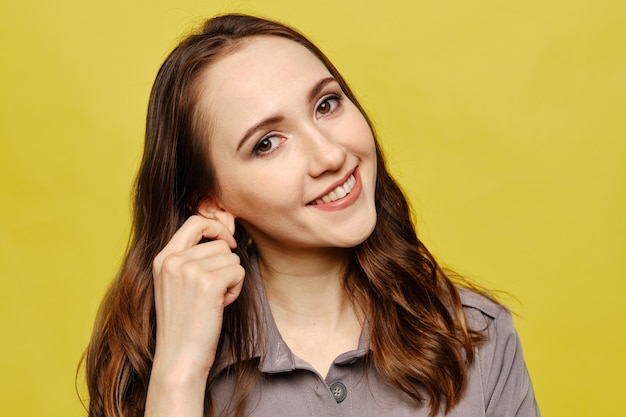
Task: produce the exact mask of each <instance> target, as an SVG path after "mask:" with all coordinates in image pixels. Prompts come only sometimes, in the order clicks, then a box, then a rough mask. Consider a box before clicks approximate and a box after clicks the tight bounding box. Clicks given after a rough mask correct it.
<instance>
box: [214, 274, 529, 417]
mask: <svg viewBox="0 0 626 417" xmlns="http://www.w3.org/2000/svg"><path fill="white" fill-rule="evenodd" d="M246 279H248V280H250V281H253V283H254V287H255V288H256V289H257V290H258V294H259V297H260V298H261V302H260V304H261V306H262V312H263V314H264V316H263V317H265V328H264V329H263V332H261V336H262V337H264V338H265V342H266V343H265V345H266V352H264V354H260V356H261V357H260V370H261V377H260V379H259V381H258V382H257V383H256V384H255V386H254V387H253V389H252V392H251V394H250V397H249V399H248V409H249V411H250V414H249V415H250V416H251V417H276V416H289V417H300V416H303V417H304V416H307V417H322V416H324V417H326V416H329V417H330V416H336V417H368V416H371V417H383V416H384V417H401V416H407V417H408V416H412V417H427V416H428V411H429V409H428V403H427V402H424V404H422V405H416V404H415V403H414V402H412V401H411V400H410V399H409V398H408V396H407V395H406V394H405V393H404V392H402V391H400V390H398V389H397V388H394V387H391V386H389V385H388V384H386V383H385V382H384V381H383V380H381V379H380V377H379V376H378V375H377V373H376V371H375V369H374V368H373V366H372V365H371V361H367V360H365V359H366V356H367V355H368V354H369V349H368V345H369V343H368V340H367V334H368V332H367V330H368V329H367V323H366V325H365V328H364V329H363V332H362V335H361V338H360V341H359V347H358V349H357V350H354V351H350V352H345V353H343V354H341V355H339V356H338V357H337V358H336V359H335V361H334V362H333V364H332V365H331V367H330V369H329V371H328V374H327V375H326V377H323V376H322V375H320V374H319V373H318V372H317V371H316V370H315V369H313V368H312V367H311V365H309V364H308V363H307V362H306V361H304V360H302V359H300V358H298V357H297V356H296V355H294V354H293V353H292V352H291V350H290V349H289V347H288V346H287V345H286V344H285V342H284V341H283V339H282V338H281V336H280V333H279V331H278V329H277V327H276V324H275V322H274V320H273V318H272V315H271V311H270V309H269V306H268V304H267V299H266V297H265V293H264V290H263V285H262V284H261V278H260V276H259V273H258V271H254V270H253V271H249V273H248V277H247V278H246ZM460 294H461V300H462V303H463V306H464V312H465V315H466V318H467V322H468V325H469V326H470V327H471V328H473V329H486V334H487V336H488V340H487V341H486V342H485V343H483V344H482V345H480V347H479V348H478V350H477V355H476V359H475V361H474V363H473V364H472V366H471V368H470V372H469V379H468V385H467V388H466V390H465V392H464V394H463V397H462V399H461V401H460V403H459V404H458V405H457V406H456V407H455V408H454V409H453V410H452V411H451V412H450V413H449V414H447V416H448V417H485V416H489V417H509V416H510V417H513V416H518V417H527V416H528V417H530V416H532V417H534V416H539V415H540V414H539V409H538V407H537V403H536V401H535V396H534V392H533V388H532V385H531V382H530V377H529V375H528V371H527V369H526V365H525V363H524V358H523V355H522V349H521V346H520V341H519V338H518V336H517V333H516V331H515V328H514V326H513V321H512V318H511V314H510V312H509V311H508V310H507V309H506V308H504V307H502V306H500V305H497V304H494V303H493V302H491V301H489V300H488V299H486V298H484V297H482V296H481V295H479V294H476V293H474V292H471V291H469V290H464V289H461V290H460ZM223 359H224V358H222V360H220V361H218V363H220V362H221V365H219V366H220V367H222V368H223V371H222V372H221V373H220V374H219V375H218V377H217V380H216V382H215V385H214V388H213V389H212V393H211V397H212V398H213V404H214V406H215V407H216V408H215V409H216V416H220V417H222V416H224V411H223V410H224V408H225V407H226V406H227V404H228V400H229V399H230V398H231V393H232V391H233V386H234V384H235V381H234V377H233V375H232V374H230V373H229V372H228V367H227V365H228V360H223ZM438 415H439V416H443V415H444V414H443V412H440V413H439V414H438Z"/></svg>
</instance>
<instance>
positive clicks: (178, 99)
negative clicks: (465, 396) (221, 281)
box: [84, 15, 482, 417]
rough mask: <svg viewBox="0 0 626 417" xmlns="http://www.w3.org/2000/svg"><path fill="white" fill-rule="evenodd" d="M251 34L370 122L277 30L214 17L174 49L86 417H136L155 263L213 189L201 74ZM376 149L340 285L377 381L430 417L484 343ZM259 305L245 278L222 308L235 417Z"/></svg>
mask: <svg viewBox="0 0 626 417" xmlns="http://www.w3.org/2000/svg"><path fill="white" fill-rule="evenodd" d="M259 35H269V36H280V37H284V38H287V39H290V40H292V41H295V42H297V43H299V44H301V45H303V46H304V47H306V48H307V49H308V50H309V51H311V52H312V53H313V54H314V55H315V56H316V57H317V58H319V59H320V61H322V62H323V63H324V65H326V67H327V68H328V70H329V71H330V72H331V74H332V75H333V76H334V77H335V78H336V79H337V81H338V83H339V84H340V86H341V88H342V89H343V91H344V93H345V94H346V96H347V97H348V98H349V99H350V100H351V101H352V102H353V103H354V104H355V105H356V106H357V107H358V108H359V109H360V111H361V113H362V114H363V115H364V117H365V118H366V119H367V120H368V123H369V124H370V127H371V126H372V124H371V123H370V121H369V119H368V118H367V115H366V114H365V112H364V111H363V109H362V107H361V106H360V105H359V103H358V101H357V99H356V97H355V96H354V94H353V93H352V92H351V90H350V88H349V87H348V85H347V84H346V82H345V80H344V79H343V77H342V76H341V74H339V72H338V71H337V69H336V68H335V67H334V66H333V65H332V63H331V62H330V61H329V60H328V59H327V58H326V56H324V54H323V53H322V52H321V51H320V50H319V49H318V48H317V47H316V46H314V45H313V44H312V43H311V42H310V41H309V40H308V39H306V38H305V37H304V36H303V35H302V34H300V33H298V32H297V31H295V30H293V29H291V28H289V27H286V26H284V25H282V24H280V23H277V22H273V21H268V20H265V19H261V18H257V17H253V16H245V15H226V16H219V17H216V18H213V19H210V20H208V21H207V22H206V24H205V25H204V27H203V28H202V29H201V30H200V31H199V32H198V33H196V34H193V35H191V36H189V37H187V38H186V39H185V40H183V41H182V42H181V43H180V44H179V46H178V47H176V48H175V49H174V50H173V51H172V53H171V54H170V55H169V56H168V58H167V59H166V61H165V62H164V64H163V65H162V67H161V69H160V70H159V73H158V75H157V77H156V81H155V83H154V86H153V89H152V93H151V96H150V103H149V107H148V116H147V125H146V139H145V148H144V154H143V160H142V162H141V167H140V169H139V172H138V176H137V180H136V184H135V204H134V219H133V220H134V221H133V228H132V235H131V240H130V244H129V248H128V252H127V255H126V258H125V260H124V262H123V265H122V267H121V269H120V272H119V274H118V275H117V277H116V279H115V280H114V282H113V284H112V285H111V287H110V289H109V290H108V292H107V295H106V297H105V299H104V301H103V303H102V305H101V307H100V311H99V313H98V316H97V319H96V323H95V326H94V331H93V335H92V339H91V342H90V344H89V347H88V349H87V352H86V355H85V361H84V362H85V367H86V374H87V385H88V390H89V395H90V399H89V415H90V416H91V417H104V416H106V417H122V416H123V417H130V416H141V415H143V411H144V407H145V401H146V395H147V389H148V382H149V378H150V372H151V367H152V360H153V354H154V349H155V343H156V340H155V337H156V336H155V334H156V333H155V329H156V319H155V309H154V294H153V282H152V261H153V259H154V258H155V256H156V255H157V253H158V252H159V251H160V250H161V249H162V248H163V247H164V246H165V245H166V243H167V242H168V241H169V239H170V238H171V237H172V235H173V234H174V232H175V231H176V230H177V229H178V228H179V227H180V226H181V225H182V223H183V222H184V221H185V220H186V219H187V218H188V217H189V216H190V215H191V214H193V213H195V212H196V209H197V208H198V205H199V204H200V202H201V201H202V200H203V199H204V198H206V197H207V196H210V195H211V194H212V193H215V191H216V190H215V181H214V178H215V176H214V173H213V170H212V168H211V165H210V161H208V159H207V157H206V155H207V154H208V152H206V146H207V141H208V140H210V138H207V137H206V134H207V133H206V132H207V131H210V129H207V127H206V126H202V123H200V122H201V121H202V122H204V123H205V124H206V119H205V118H203V117H202V115H201V114H200V113H199V110H198V109H197V107H198V106H196V104H197V102H198V95H199V91H200V89H199V88H198V82H199V76H200V75H201V74H202V73H203V71H205V70H206V69H207V68H208V67H209V66H210V65H211V63H213V62H215V61H216V60H218V59H220V58H221V57H223V56H224V55H225V54H227V53H229V52H231V51H232V50H233V49H235V48H237V47H238V46H240V45H241V43H242V42H243V41H244V40H245V39H246V38H249V37H251V36H259ZM372 131H373V128H372ZM376 151H377V157H378V158H377V161H378V162H377V170H378V171H377V183H376V207H377V213H378V220H377V224H376V227H375V229H374V231H373V233H372V235H371V236H370V237H369V238H368V239H367V240H366V241H365V242H364V243H362V244H361V245H359V246H358V247H356V248H354V250H353V251H352V255H351V256H352V262H351V266H350V269H349V271H348V273H347V276H346V280H345V285H346V289H347V290H348V292H349V294H353V295H354V297H355V299H357V300H359V301H360V303H361V304H362V306H361V307H362V308H363V309H364V311H365V312H366V314H368V315H369V320H370V323H371V325H370V331H371V334H370V340H371V346H370V349H371V352H372V355H371V360H372V362H373V364H374V366H375V368H376V370H377V372H378V373H379V375H380V376H381V377H382V378H384V379H385V380H386V381H387V382H388V383H389V384H391V385H393V386H396V387H397V388H399V389H401V390H402V391H404V392H406V393H407V394H408V395H409V396H410V397H411V398H413V400H414V401H416V402H417V403H420V402H423V401H425V398H424V395H423V391H421V390H424V391H425V392H426V394H427V396H428V398H429V399H430V403H429V407H430V414H431V415H434V414H435V413H436V412H437V411H438V410H439V409H441V408H443V409H444V410H445V411H449V410H450V409H451V408H452V407H454V405H455V404H457V403H458V401H459V400H460V398H461V395H462V392H463V390H464V387H465V385H466V379H467V373H468V372H467V371H468V367H469V365H470V364H471V363H472V361H473V359H474V349H475V347H476V345H477V344H478V343H480V341H481V340H482V336H481V335H480V333H478V332H476V331H474V330H472V329H468V328H467V326H466V324H465V320H464V315H463V312H462V306H461V301H460V298H459V294H458V292H457V290H456V288H455V286H454V284H453V283H452V282H451V280H450V279H448V277H447V276H446V275H445V274H444V273H443V272H442V270H441V269H440V268H439V267H438V265H437V262H436V261H435V259H434V258H433V256H432V255H431V254H430V253H429V252H428V250H427V249H426V247H425V246H424V245H423V244H422V242H420V241H419V240H418V238H417V236H416V232H415V228H414V224H413V221H412V215H411V210H410V208H409V205H408V203H407V199H406V197H405V196H404V194H403V192H402V190H401V189H400V187H399V186H398V185H397V183H396V182H395V181H394V180H393V178H392V177H391V176H390V174H389V172H388V171H387V168H386V166H385V161H384V158H383V155H382V152H381V149H380V145H379V144H378V141H377V140H376ZM235 237H236V239H237V241H238V244H239V246H238V249H237V250H238V254H239V255H240V257H241V258H242V264H243V266H244V268H246V270H248V268H249V265H250V260H249V255H250V253H251V251H253V250H254V245H253V244H250V238H249V236H248V235H247V233H246V232H245V230H244V229H243V228H242V227H238V228H237V232H236V236H235ZM256 310H257V309H256V306H255V305H254V301H253V297H252V296H251V295H249V294H248V290H247V289H246V286H245V283H244V288H243V290H242V293H241V296H240V297H239V298H238V299H237V301H236V302H234V303H233V304H231V306H229V307H228V308H227V309H226V311H225V313H224V326H225V329H227V330H225V331H227V332H228V333H229V340H230V343H228V344H227V343H224V342H223V340H222V342H221V343H220V346H219V349H221V350H224V349H228V351H229V352H230V354H232V355H234V357H235V358H237V359H239V362H240V363H241V364H242V365H241V366H239V367H237V368H235V370H236V372H237V375H238V378H239V380H240V381H242V383H241V384H238V385H237V387H238V388H237V389H236V391H235V393H234V394H233V401H232V404H234V407H235V408H236V413H235V414H236V415H245V398H246V395H247V392H248V390H249V388H250V386H251V384H253V383H254V378H255V376H258V372H259V371H258V370H257V369H256V368H255V366H254V363H253V362H251V361H249V360H247V359H250V358H251V355H252V352H253V351H254V346H252V345H253V343H254V340H255V338H254V337H253V334H252V332H253V330H252V329H253V328H254V321H255V320H257V319H256V315H255V312H256ZM250 341H253V342H252V344H251V343H250ZM251 364H252V365H251ZM214 377H215V375H211V374H210V375H209V382H208V386H207V396H206V405H207V407H206V408H207V413H208V414H211V404H210V391H211V383H212V381H213V379H214Z"/></svg>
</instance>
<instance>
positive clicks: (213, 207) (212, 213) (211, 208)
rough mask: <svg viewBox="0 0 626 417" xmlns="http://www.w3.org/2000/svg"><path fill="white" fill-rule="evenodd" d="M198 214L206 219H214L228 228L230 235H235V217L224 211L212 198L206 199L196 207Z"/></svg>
mask: <svg viewBox="0 0 626 417" xmlns="http://www.w3.org/2000/svg"><path fill="white" fill-rule="evenodd" d="M198 214H199V215H201V216H202V217H206V218H207V219H215V220H217V221H219V222H220V223H222V224H223V225H224V226H226V227H227V228H228V230H229V231H230V233H231V234H234V233H235V216H233V215H232V214H231V213H230V212H229V211H228V210H226V209H224V208H223V207H222V206H221V205H220V204H219V202H218V201H217V200H216V199H214V198H207V199H206V200H204V201H203V202H202V203H200V205H199V206H198Z"/></svg>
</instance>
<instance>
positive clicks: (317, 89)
mask: <svg viewBox="0 0 626 417" xmlns="http://www.w3.org/2000/svg"><path fill="white" fill-rule="evenodd" d="M333 81H335V82H336V81H337V80H336V79H335V77H327V78H323V79H321V80H320V81H318V83H317V84H315V85H314V86H313V88H312V89H311V91H310V92H309V97H308V99H309V102H311V101H314V100H315V98H316V97H317V95H318V94H319V93H320V91H322V89H323V88H324V87H326V85H327V84H329V83H332V82H333Z"/></svg>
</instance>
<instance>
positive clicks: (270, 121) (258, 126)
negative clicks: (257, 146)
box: [237, 116, 284, 151]
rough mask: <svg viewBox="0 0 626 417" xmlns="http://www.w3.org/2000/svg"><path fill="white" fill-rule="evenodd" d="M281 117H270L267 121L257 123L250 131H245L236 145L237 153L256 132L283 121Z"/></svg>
mask: <svg viewBox="0 0 626 417" xmlns="http://www.w3.org/2000/svg"><path fill="white" fill-rule="evenodd" d="M283 119H284V118H283V117H282V116H271V117H268V118H267V119H263V120H261V121H260V122H259V123H257V124H255V125H254V126H252V127H251V128H250V129H248V130H246V133H244V134H243V136H242V137H241V139H240V140H239V144H238V145H237V151H239V149H241V147H242V146H243V145H244V144H245V143H246V141H247V140H248V139H250V137H251V136H252V135H253V134H254V133H255V132H256V131H257V130H261V129H264V128H266V127H267V126H269V125H273V124H275V123H280V122H282V121H283Z"/></svg>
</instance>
